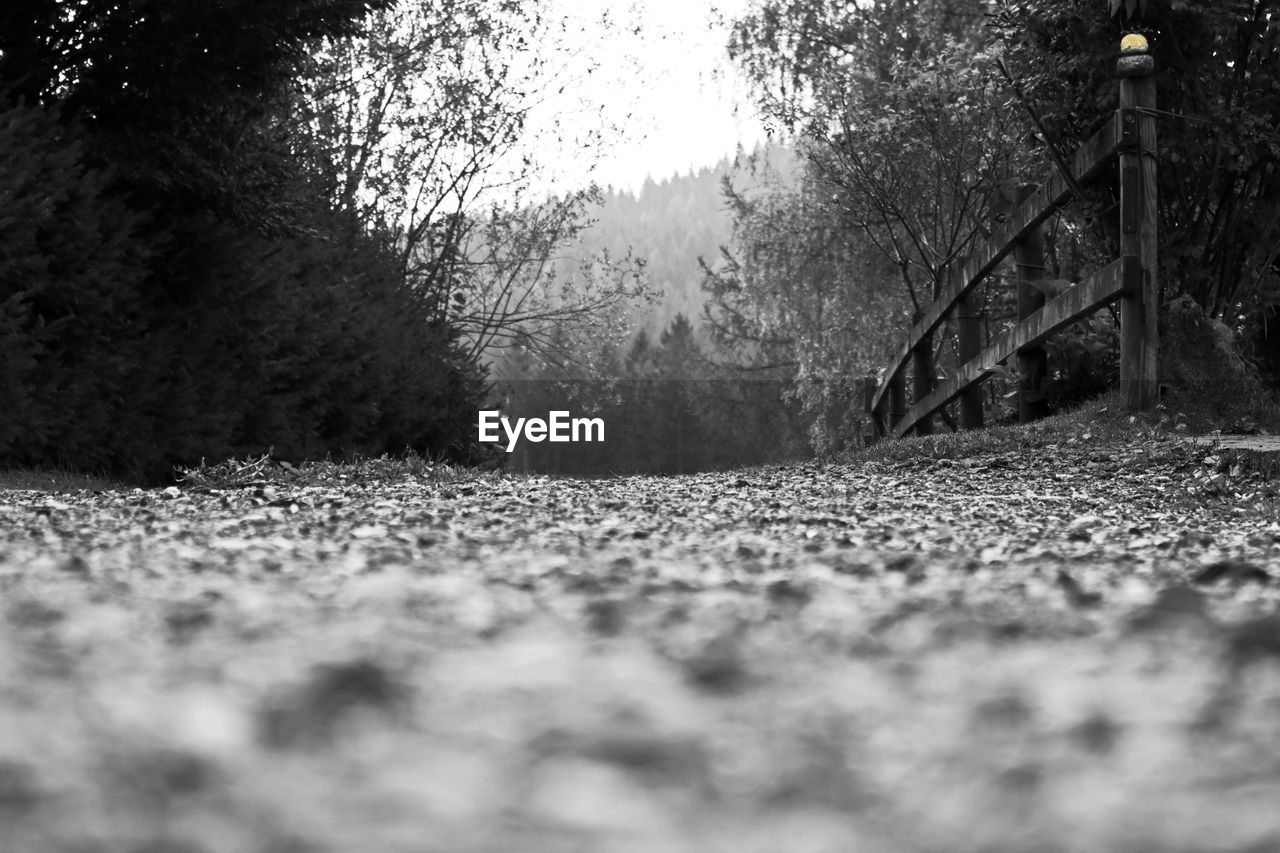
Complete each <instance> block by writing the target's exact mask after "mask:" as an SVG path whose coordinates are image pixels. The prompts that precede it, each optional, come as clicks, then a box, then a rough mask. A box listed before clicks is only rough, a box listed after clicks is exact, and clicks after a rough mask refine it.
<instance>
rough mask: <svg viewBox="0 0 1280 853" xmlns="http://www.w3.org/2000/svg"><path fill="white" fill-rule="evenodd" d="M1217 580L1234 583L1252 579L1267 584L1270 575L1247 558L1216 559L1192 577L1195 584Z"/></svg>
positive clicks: (1269, 580)
mask: <svg viewBox="0 0 1280 853" xmlns="http://www.w3.org/2000/svg"><path fill="white" fill-rule="evenodd" d="M1219 581H1227V582H1229V583H1234V584H1241V583H1248V582H1251V581H1252V582H1254V583H1260V584H1267V583H1270V582H1271V575H1269V574H1268V573H1267V571H1266V570H1265V569H1263V568H1262V567H1261V566H1258V565H1255V564H1253V563H1250V562H1249V561H1248V560H1218V561H1217V562H1216V563H1210V564H1209V565H1208V566H1205V567H1204V568H1203V569H1201V570H1200V571H1199V572H1198V573H1197V574H1196V576H1195V578H1193V579H1192V583H1195V584H1212V583H1218V582H1219Z"/></svg>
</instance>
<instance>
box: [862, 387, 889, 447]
mask: <svg viewBox="0 0 1280 853" xmlns="http://www.w3.org/2000/svg"><path fill="white" fill-rule="evenodd" d="M877 384H879V383H877V382H876V377H875V374H873V373H872V374H868V375H867V376H866V377H865V378H863V379H862V411H864V412H866V413H867V417H868V418H870V420H871V440H870V441H868V442H867V443H868V444H871V443H873V442H875V441H879V440H880V439H882V438H884V424H882V423H881V422H880V416H879V415H877V414H876V410H875V409H874V408H873V407H872V405H871V401H872V400H874V399H875V396H876V385H877Z"/></svg>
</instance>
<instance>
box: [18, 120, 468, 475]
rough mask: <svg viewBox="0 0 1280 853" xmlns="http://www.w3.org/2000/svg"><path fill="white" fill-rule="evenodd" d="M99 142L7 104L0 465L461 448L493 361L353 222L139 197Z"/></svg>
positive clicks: (95, 466)
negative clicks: (218, 211) (468, 354)
mask: <svg viewBox="0 0 1280 853" xmlns="http://www.w3.org/2000/svg"><path fill="white" fill-rule="evenodd" d="M90 146H91V140H90V139H89V138H88V137H86V136H85V135H83V134H82V133H80V132H78V131H77V130H75V129H74V128H69V127H67V126H65V125H64V124H62V123H60V122H59V121H58V120H56V119H55V118H54V117H53V116H52V115H50V114H48V113H46V112H44V111H42V110H40V109H33V108H26V107H17V108H11V109H9V110H6V111H3V112H0V150H4V151H5V152H6V156H5V158H4V159H3V160H0V198H3V199H5V203H4V205H3V207H0V413H2V414H0V464H7V465H19V466H55V467H70V468H75V469H79V470H97V471H106V472H113V473H119V474H126V475H132V476H135V477H140V478H143V479H147V480H156V479H160V478H163V477H167V476H170V475H171V473H172V470H173V467H174V466H175V465H194V464H198V463H199V462H200V460H201V459H202V458H224V457H227V456H245V455H250V454H261V453H263V452H265V451H266V450H267V449H269V448H271V447H274V448H275V455H276V456H277V457H278V458H282V459H289V460H294V461H301V460H302V459H306V458H317V457H322V456H325V455H339V456H351V455H355V454H363V455H379V454H382V453H385V452H401V451H404V450H405V449H406V448H407V449H412V450H414V451H416V452H419V453H421V454H424V455H429V456H432V457H446V458H450V459H452V460H465V459H466V457H467V455H468V453H469V451H470V447H471V442H472V440H473V438H472V430H473V421H474V410H475V408H476V404H477V400H478V399H479V397H480V395H481V394H482V392H483V390H484V376H483V373H482V372H481V371H480V370H478V369H477V368H474V367H472V366H468V365H466V364H464V363H463V361H462V359H461V356H460V355H459V352H458V349H457V346H456V342H455V340H454V333H453V332H452V330H451V329H449V328H447V327H444V326H441V325H439V324H431V323H429V322H428V321H427V319H426V318H427V316H428V313H427V310H426V306H425V304H424V302H423V300H422V299H421V298H420V297H419V296H417V295H416V294H414V293H412V292H410V291H409V290H408V289H407V288H406V287H405V286H404V285H403V284H402V283H401V278H400V277H399V275H398V271H397V268H396V266H395V263H394V260H393V259H392V258H391V257H389V255H388V254H387V253H386V252H385V251H384V250H383V249H382V248H381V247H380V246H379V245H378V244H377V243H376V242H375V241H374V240H373V239H371V238H370V237H369V236H368V235H367V234H365V233H363V232H362V231H361V230H360V229H359V227H358V226H356V225H355V224H354V223H352V222H349V221H345V220H343V219H342V218H340V217H338V216H336V215H334V214H331V213H329V212H327V211H325V210H324V209H323V207H321V206H320V205H318V204H315V203H311V204H310V205H304V206H303V209H308V208H309V209H310V210H311V211H312V213H311V214H310V217H309V221H307V222H305V223H299V227H297V228H295V229H294V230H293V232H292V233H289V234H275V235H264V234H261V233H257V232H253V231H250V230H248V229H247V228H246V227H244V226H241V225H236V224H233V223H229V222H226V221H222V220H220V219H218V218H216V217H215V216H213V215H212V214H210V213H207V212H201V211H200V210H198V209H192V208H190V207H183V206H179V205H176V204H166V202H165V201H164V200H163V199H160V200H156V201H153V204H154V205H155V206H154V207H152V208H151V212H150V213H148V212H138V210H137V208H138V206H139V205H138V203H137V202H130V201H128V200H127V197H126V196H125V195H124V194H123V191H122V189H121V187H120V185H119V183H118V182H114V181H113V178H112V175H111V173H110V171H109V170H103V169H96V168H90V167H88V166H86V165H85V164H86V160H87V156H86V152H87V151H88V150H89V148H90ZM302 198H303V201H304V202H305V201H306V198H305V195H303V196H302ZM303 226H305V227H303Z"/></svg>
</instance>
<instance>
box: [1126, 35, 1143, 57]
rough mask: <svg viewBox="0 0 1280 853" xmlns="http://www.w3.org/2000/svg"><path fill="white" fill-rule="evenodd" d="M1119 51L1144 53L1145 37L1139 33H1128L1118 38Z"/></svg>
mask: <svg viewBox="0 0 1280 853" xmlns="http://www.w3.org/2000/svg"><path fill="white" fill-rule="evenodd" d="M1120 52H1121V53H1123V54H1130V53H1146V52H1147V37H1146V36H1144V35H1142V34H1140V33H1129V34H1128V35H1126V36H1125V37H1124V38H1122V39H1120Z"/></svg>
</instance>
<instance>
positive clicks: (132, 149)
mask: <svg viewBox="0 0 1280 853" xmlns="http://www.w3.org/2000/svg"><path fill="white" fill-rule="evenodd" d="M389 2H390V0H281V2H271V3H260V2H257V0H209V2H201V3H189V4H183V5H182V6H181V8H180V9H175V7H174V6H173V4H172V3H169V2H167V0H124V2H120V0H111V2H107V0H84V2H79V3H65V2H61V0H10V2H7V3H5V4H3V8H0V98H2V99H5V100H6V101H7V102H9V103H19V102H22V103H27V104H41V105H44V106H46V107H50V108H53V107H57V108H59V109H60V111H61V113H62V115H63V116H64V117H65V118H67V119H68V120H81V121H83V122H84V123H85V124H86V125H87V127H88V128H89V130H90V132H91V133H92V134H93V136H94V138H95V143H96V144H95V146H94V153H95V155H96V156H97V158H98V161H99V162H102V161H104V160H105V161H110V162H111V163H113V164H114V165H115V166H116V167H117V168H118V169H119V170H120V171H121V174H122V178H123V179H124V180H127V181H128V182H129V183H130V185H131V188H132V190H133V192H134V193H135V194H136V195H138V196H139V197H143V196H145V197H146V198H148V199H150V200H151V201H153V202H154V201H155V200H157V199H159V198H162V197H163V198H166V199H169V200H171V201H178V202H180V203H182V204H183V205H185V206H188V207H191V206H198V207H204V208H208V209H212V210H214V211H215V212H217V213H218V214H219V215H225V216H230V217H232V218H235V219H238V220H240V221H245V222H248V223H250V224H252V225H254V226H256V227H268V228H270V227H275V228H279V227H282V226H284V225H286V224H287V222H288V218H289V210H288V205H287V202H288V201H289V199H290V194H289V193H287V192H284V188H285V187H286V186H287V185H288V183H289V178H290V176H291V175H292V174H293V170H292V169H291V168H290V165H289V164H288V162H287V161H286V160H285V159H284V158H283V157H282V156H281V155H282V154H283V153H284V152H283V151H282V149H281V148H280V146H278V145H277V144H275V140H274V137H273V133H272V126H271V123H270V122H269V121H265V120H264V119H266V118H267V117H269V116H270V115H271V113H272V111H273V109H274V108H275V105H276V104H277V103H278V102H279V100H280V98H281V97H282V96H283V94H284V92H285V91H287V89H288V88H289V85H290V83H291V82H292V80H293V79H294V76H295V74H296V72H297V70H298V69H299V67H300V66H301V65H302V64H303V62H304V60H305V57H306V55H307V52H308V50H309V49H310V48H311V46H312V45H313V44H315V42H316V41H317V40H319V39H326V38H327V39H342V38H346V37H349V36H351V35H352V34H354V33H355V32H357V31H358V30H359V29H360V26H361V23H362V20H363V19H364V17H365V15H366V14H367V13H368V12H369V11H370V10H372V9H377V8H381V7H385V6H386V5H387V4H388V3H389Z"/></svg>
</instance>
